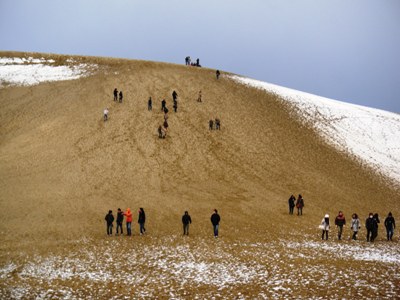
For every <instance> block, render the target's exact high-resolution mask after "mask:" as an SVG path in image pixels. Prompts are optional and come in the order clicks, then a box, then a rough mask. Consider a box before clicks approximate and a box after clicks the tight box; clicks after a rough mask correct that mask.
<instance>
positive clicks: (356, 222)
mask: <svg viewBox="0 0 400 300" xmlns="http://www.w3.org/2000/svg"><path fill="white" fill-rule="evenodd" d="M360 225H361V224H360V219H359V218H358V215H357V214H356V213H354V214H353V215H352V216H351V230H352V231H353V236H352V239H353V240H357V234H358V230H359V229H360V228H361V226H360Z"/></svg>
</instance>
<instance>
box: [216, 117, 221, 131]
mask: <svg viewBox="0 0 400 300" xmlns="http://www.w3.org/2000/svg"><path fill="white" fill-rule="evenodd" d="M215 130H221V120H220V119H218V118H215Z"/></svg>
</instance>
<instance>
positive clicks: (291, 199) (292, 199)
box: [288, 194, 304, 216]
mask: <svg viewBox="0 0 400 300" xmlns="http://www.w3.org/2000/svg"><path fill="white" fill-rule="evenodd" d="M295 202H296V203H295ZM288 204H289V215H293V211H294V208H295V207H296V208H297V215H298V216H300V215H303V207H304V199H303V196H302V195H301V194H299V196H298V197H297V201H296V197H295V196H294V195H293V194H292V195H290V197H289V200H288Z"/></svg>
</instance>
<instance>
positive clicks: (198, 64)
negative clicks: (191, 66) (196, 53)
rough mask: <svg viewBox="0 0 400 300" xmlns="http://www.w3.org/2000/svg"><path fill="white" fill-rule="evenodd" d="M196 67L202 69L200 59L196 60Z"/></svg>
mask: <svg viewBox="0 0 400 300" xmlns="http://www.w3.org/2000/svg"><path fill="white" fill-rule="evenodd" d="M196 67H200V59H199V58H198V59H196Z"/></svg>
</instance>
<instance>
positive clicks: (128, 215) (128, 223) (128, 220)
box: [124, 208, 132, 236]
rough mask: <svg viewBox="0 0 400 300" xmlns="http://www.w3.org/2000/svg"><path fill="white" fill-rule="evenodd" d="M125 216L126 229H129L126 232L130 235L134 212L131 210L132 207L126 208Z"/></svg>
mask: <svg viewBox="0 0 400 300" xmlns="http://www.w3.org/2000/svg"><path fill="white" fill-rule="evenodd" d="M124 216H125V217H126V231H127V233H126V234H127V235H128V236H131V235H132V212H131V209H130V208H127V209H126V212H125V213H124Z"/></svg>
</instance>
